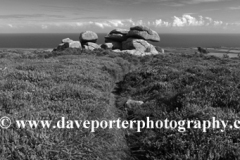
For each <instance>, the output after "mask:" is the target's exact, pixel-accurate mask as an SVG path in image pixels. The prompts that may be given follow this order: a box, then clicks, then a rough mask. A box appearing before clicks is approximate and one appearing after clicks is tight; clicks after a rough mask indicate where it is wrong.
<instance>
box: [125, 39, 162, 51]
mask: <svg viewBox="0 0 240 160" xmlns="http://www.w3.org/2000/svg"><path fill="white" fill-rule="evenodd" d="M122 49H123V50H137V51H140V52H147V53H151V54H158V51H157V50H156V49H155V47H154V46H153V45H152V44H150V43H148V42H147V41H145V40H143V39H133V38H128V39H127V40H126V41H124V42H123V43H122Z"/></svg>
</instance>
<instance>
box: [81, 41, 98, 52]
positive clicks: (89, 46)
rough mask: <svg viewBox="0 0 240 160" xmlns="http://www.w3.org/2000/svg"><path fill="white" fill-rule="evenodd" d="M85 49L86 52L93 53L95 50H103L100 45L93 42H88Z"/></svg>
mask: <svg viewBox="0 0 240 160" xmlns="http://www.w3.org/2000/svg"><path fill="white" fill-rule="evenodd" d="M83 47H84V48H85V49H86V50H91V51H93V50H94V49H97V48H101V47H100V46H99V45H98V44H96V43H93V42H87V43H86V44H85V45H84V46H83Z"/></svg>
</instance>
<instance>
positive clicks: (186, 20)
mask: <svg viewBox="0 0 240 160" xmlns="http://www.w3.org/2000/svg"><path fill="white" fill-rule="evenodd" d="M204 22H205V21H204V19H203V17H202V16H199V19H197V18H195V17H192V16H191V15H187V14H185V15H183V16H182V17H177V16H174V17H173V23H172V26H173V27H184V26H203V25H204Z"/></svg>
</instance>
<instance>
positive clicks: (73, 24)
mask: <svg viewBox="0 0 240 160" xmlns="http://www.w3.org/2000/svg"><path fill="white" fill-rule="evenodd" d="M7 24H8V25H7ZM6 25H7V26H8V28H10V29H11V28H29V27H30V28H34V29H41V30H45V31H50V30H54V29H61V30H69V29H70V30H71V29H72V30H79V29H90V28H94V29H96V30H97V29H101V30H104V29H105V30H106V31H109V30H111V29H115V28H126V29H128V28H129V27H132V26H136V25H144V26H149V27H150V28H153V29H160V28H162V29H164V28H165V29H167V28H170V29H171V28H189V27H191V28H195V27H219V28H220V27H221V26H222V27H228V26H239V25H240V23H239V22H236V23H225V22H223V21H221V20H215V19H213V18H211V17H203V16H201V15H194V16H193V15H189V14H183V15H182V16H173V17H172V19H168V20H166V19H152V20H147V21H145V20H144V19H134V20H133V19H131V18H129V19H105V20H98V19H95V20H91V21H87V20H79V21H75V20H73V21H58V22H54V21H52V22H41V21H36V22H31V21H29V22H28V23H24V24H23V23H12V22H9V23H6Z"/></svg>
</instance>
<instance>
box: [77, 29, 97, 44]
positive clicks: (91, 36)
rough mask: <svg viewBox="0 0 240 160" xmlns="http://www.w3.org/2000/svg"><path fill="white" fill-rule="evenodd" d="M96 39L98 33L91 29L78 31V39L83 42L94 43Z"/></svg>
mask: <svg viewBox="0 0 240 160" xmlns="http://www.w3.org/2000/svg"><path fill="white" fill-rule="evenodd" d="M97 40H98V35H97V34H96V33H95V32H92V31H85V32H82V33H80V36H79V41H80V42H81V43H82V44H84V43H87V42H93V43H96V42H97Z"/></svg>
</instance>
